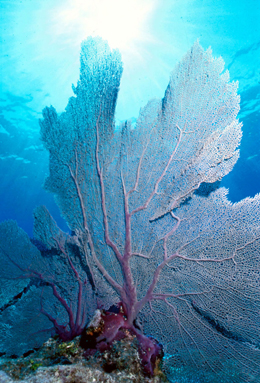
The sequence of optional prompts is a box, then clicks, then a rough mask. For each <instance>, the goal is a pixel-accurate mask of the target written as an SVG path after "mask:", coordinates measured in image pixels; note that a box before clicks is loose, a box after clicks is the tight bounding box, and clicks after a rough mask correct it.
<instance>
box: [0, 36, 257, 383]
mask: <svg viewBox="0 0 260 383" xmlns="http://www.w3.org/2000/svg"><path fill="white" fill-rule="evenodd" d="M223 70H224V62H223V60H222V59H221V58H217V59H215V58H213V56H212V53H211V50H210V49H208V50H207V51H204V50H203V49H202V47H201V46H200V45H199V43H198V42H195V44H194V45H193V46H192V48H191V49H190V51H189V52H188V53H187V54H186V55H185V56H184V58H183V59H182V61H181V62H180V64H179V65H178V66H177V67H176V68H175V70H174V71H173V73H172V74H171V77H170V81H169V85H168V87H167V89H166V92H165V95H164V97H163V99H162V100H157V99H154V100H151V101H149V102H148V104H147V105H146V106H145V107H144V108H142V109H141V110H140V115H139V117H138V119H137V122H136V124H135V125H132V124H131V121H126V122H124V123H123V124H122V125H121V126H120V127H117V128H116V127H115V124H114V115H115V108H116V100H117V95H118V91H119V85H120V78H121V75H122V62H121V58H120V54H119V52H118V51H116V50H115V51H111V50H110V48H109V46H108V44H107V43H106V42H105V41H103V40H102V39H101V38H88V39H87V40H86V41H85V42H84V43H83V44H82V51H81V66H80V79H79V81H78V84H77V86H76V87H73V90H74V93H75V96H73V97H71V98H70V100H69V102H68V105H67V108H66V110H65V112H64V113H62V114H60V115H58V114H57V112H56V110H55V109H54V107H52V106H51V107H47V108H45V109H44V110H43V119H42V120H41V121H40V126H41V138H42V141H43V143H44V145H45V147H46V149H47V150H48V151H49V176H48V177H47V179H46V180H45V186H44V187H45V189H46V190H48V191H49V192H51V193H54V195H55V199H56V202H57V205H58V206H59V209H60V211H61V214H62V216H63V217H64V218H65V220H66V222H67V224H68V226H69V228H70V230H71V233H70V234H67V233H64V232H62V231H61V230H60V229H59V228H58V227H57V224H56V223H55V221H54V220H53V218H52V217H51V216H50V214H49V212H48V211H47V209H46V208H45V207H38V208H37V209H36V210H35V214H34V220H35V221H34V239H31V240H30V239H29V238H28V236H27V234H26V233H25V232H24V231H23V230H21V229H20V228H19V227H18V226H17V224H16V223H15V222H13V221H8V222H3V223H2V224H1V231H0V236H1V237H0V240H1V245H0V255H1V269H0V276H1V291H2V293H1V297H0V299H1V309H0V310H1V321H0V332H1V340H0V351H1V352H2V353H4V354H5V355H12V354H16V355H20V354H22V353H24V352H26V351H28V350H29V349H32V348H35V347H38V346H39V345H40V344H42V343H43V342H44V341H45V340H46V339H47V338H48V337H49V336H50V335H53V334H54V333H56V334H58V335H59V336H60V338H61V339H63V340H71V339H73V338H74V337H76V336H78V335H80V334H82V333H83V334H85V332H84V331H85V330H84V329H85V327H86V325H87V324H88V323H89V321H90V320H91V318H92V317H93V315H94V313H95V312H96V315H97V312H100V317H102V318H103V319H102V320H103V322H102V323H103V332H102V331H101V330H100V331H101V332H100V331H99V332H98V335H97V336H96V338H95V342H94V343H95V347H96V349H98V350H102V348H105V349H106V348H109V347H110V346H111V344H112V343H113V341H114V340H115V339H120V338H122V337H123V336H124V335H123V334H124V333H125V332H128V333H130V334H132V335H134V336H135V337H136V338H137V340H138V341H139V346H138V347H139V356H140V359H141V361H142V364H143V368H144V371H145V372H146V373H148V374H150V375H152V374H153V369H154V366H155V364H156V358H157V356H158V355H159V354H160V355H162V349H161V348H162V347H163V352H164V362H163V368H164V371H165V372H166V374H167V377H168V378H169V379H170V380H172V381H176V380H178V381H179V382H181V381H183V382H184V381H186V380H185V379H188V380H187V381H189V382H203V383H207V382H208V383H209V382H210V383H212V382H215V381H216V382H220V381H221V382H229V383H230V382H235V383H237V382H257V379H259V376H260V314H259V313H260V292H259V291H260V272H259V270H260V268H259V264H260V257H259V245H260V214H259V211H260V196H259V195H256V196H255V197H254V198H246V199H244V200H242V201H240V202H239V203H236V204H232V203H231V202H230V201H229V200H228V198H227V192H228V191H227V190H226V189H224V188H221V187H220V181H221V179H222V177H223V176H225V175H226V174H228V173H229V172H230V171H231V170H232V169H233V167H234V165H235V163H236V161H237V159H238V157H239V150H238V147H239V144H240V140H241V135H242V133H241V123H239V121H238V119H237V114H238V111H239V96H238V95H237V86H238V84H237V83H234V82H230V81H229V74H228V72H227V71H223ZM111 308H112V309H111ZM113 308H114V309H113ZM115 308H117V310H118V311H116V310H115ZM96 309H99V310H100V311H96ZM151 336H152V337H153V338H155V339H156V341H155V340H154V339H152V338H151ZM83 337H84V335H83ZM91 342H92V341H91ZM91 344H92V347H93V342H92V343H91ZM85 347H87V346H86V344H85ZM86 352H88V351H86ZM182 379H183V380H182Z"/></svg>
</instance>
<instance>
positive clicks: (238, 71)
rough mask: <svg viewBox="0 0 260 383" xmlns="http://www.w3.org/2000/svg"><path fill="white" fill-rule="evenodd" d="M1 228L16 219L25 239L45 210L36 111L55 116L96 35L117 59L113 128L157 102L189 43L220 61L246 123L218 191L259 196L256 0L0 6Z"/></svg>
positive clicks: (27, 0) (26, 1)
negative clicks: (51, 109) (87, 42)
mask: <svg viewBox="0 0 260 383" xmlns="http://www.w3.org/2000/svg"><path fill="white" fill-rule="evenodd" d="M0 20H1V23H0V28H1V96H0V108H1V109H0V110H1V114H0V124H1V125H0V145H1V151H0V173H1V189H0V193H1V194H0V201H1V202H0V204H1V205H0V206H1V208H0V221H2V220H5V219H15V220H17V222H18V224H19V226H20V227H22V228H23V229H24V230H25V231H26V232H27V233H28V234H29V235H32V212H33V209H34V208H35V207H36V206H37V205H39V204H44V205H46V206H47V207H48V208H49V210H50V212H51V213H52V214H53V216H54V217H55V219H56V220H57V221H58V223H59V225H60V226H61V227H62V228H63V229H64V230H67V229H66V224H65V222H64V221H63V220H62V219H61V218H60V215H59V211H58V209H57V207H56V205H55V204H54V202H53V197H52V195H50V194H48V193H46V192H45V191H44V190H43V189H42V184H43V182H44V179H45V177H46V176H47V174H48V155H47V152H46V151H45V150H44V149H43V146H42V143H41V141H40V140H39V124H38V119H39V118H41V112H42V109H43V108H44V107H45V106H46V105H47V106H50V105H54V106H55V107H56V109H57V111H58V112H59V113H60V112H62V111H63V110H64V108H65V106H66V104H67V100H68V98H69V97H70V96H72V94H73V92H72V89H71V84H72V83H73V84H76V82H77V79H78V73H79V52H80V44H81V42H82V41H83V40H84V39H86V38H87V37H88V36H89V35H101V37H102V38H104V39H106V40H108V43H109V45H110V46H111V47H112V48H119V50H120V52H121V54H122V61H123V64H124V72H123V76H122V81H121V86H120V93H119V97H118V102H117V109H116V122H117V124H119V122H120V121H123V120H125V119H130V118H133V119H135V118H137V117H138V114H139V109H140V107H143V106H144V105H145V104H146V103H147V101H148V100H149V99H151V98H154V97H159V98H162V97H163V95H164V91H165V88H166V86H167V84H168V81H169V73H170V72H171V71H172V70H173V68H174V66H175V65H176V64H177V63H178V61H179V60H180V59H181V58H182V57H183V55H184V54H185V53H186V51H187V50H188V49H189V48H190V47H191V46H192V44H193V43H194V41H196V40H197V39H199V41H200V44H201V45H202V46H203V48H204V49H206V48H208V47H209V46H211V47H212V50H213V55H214V56H215V57H218V56H222V57H223V59H224V61H225V64H226V66H225V68H227V69H229V72H230V78H231V80H238V81H239V88H238V93H239V94H240V96H241V111H240V113H239V118H240V119H241V120H242V121H243V139H242V143H241V151H240V159H239V160H238V162H237V164H236V166H235V168H234V170H233V171H232V172H231V173H230V174H229V175H227V176H226V177H225V178H224V179H223V181H222V183H223V185H224V186H226V187H228V188H229V198H230V200H231V201H239V200H240V199H242V198H244V197H246V196H254V195H255V194H256V193H259V192H260V167H259V150H260V149H259V148H260V132H259V124H260V122H259V121H260V112H259V110H260V102H259V98H260V69H259V68H260V4H259V1H258V0H242V1H236V0H219V1H217V2H216V1H214V0H204V1H203V0H177V1H175V0H165V1H159V0H135V1H125V0H122V1H116V0H112V1H107V0H106V1H102V0H99V1H95V2H94V1H83V0H77V1H72V0H68V1H59V0H46V1H40V0H34V1H31V0H23V1H18V0H17V1H16V0H14V1H9V0H2V1H1V9H0Z"/></svg>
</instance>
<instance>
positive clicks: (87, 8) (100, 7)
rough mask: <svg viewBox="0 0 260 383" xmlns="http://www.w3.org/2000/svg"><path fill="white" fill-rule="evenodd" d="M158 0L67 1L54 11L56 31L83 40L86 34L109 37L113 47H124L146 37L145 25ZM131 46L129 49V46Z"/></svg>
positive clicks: (121, 48) (123, 48)
mask: <svg viewBox="0 0 260 383" xmlns="http://www.w3.org/2000/svg"><path fill="white" fill-rule="evenodd" d="M157 2H158V0H68V2H67V3H63V5H62V7H61V8H59V9H56V11H55V15H54V14H53V22H54V24H55V29H56V31H55V32H56V33H57V34H61V33H63V31H64V30H66V33H67V34H69V35H70V39H71V40H78V41H82V40H83V39H85V38H86V37H87V36H89V35H92V36H93V35H94V36H95V35H99V36H101V37H102V38H104V39H105V40H108V43H109V45H110V46H111V47H112V48H119V49H120V50H127V49H128V48H130V46H131V45H133V44H135V42H137V41H138V40H142V41H143V40H147V39H148V38H149V37H148V36H147V32H146V24H147V22H148V19H149V16H150V15H151V14H152V13H153V11H154V9H155V5H156V4H157ZM130 49H131V48H130Z"/></svg>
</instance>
